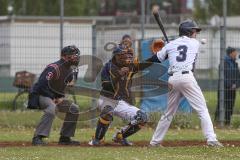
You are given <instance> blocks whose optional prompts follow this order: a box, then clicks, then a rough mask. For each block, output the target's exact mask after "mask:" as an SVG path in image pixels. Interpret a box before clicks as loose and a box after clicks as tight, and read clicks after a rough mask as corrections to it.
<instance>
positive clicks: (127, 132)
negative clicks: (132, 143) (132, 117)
mask: <svg viewBox="0 0 240 160" xmlns="http://www.w3.org/2000/svg"><path fill="white" fill-rule="evenodd" d="M140 129H141V128H140V126H139V125H131V124H129V125H127V126H125V127H123V128H122V129H121V134H122V138H127V137H129V136H131V135H133V134H134V133H136V132H138V131H139V130H140Z"/></svg>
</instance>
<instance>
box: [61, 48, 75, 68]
mask: <svg viewBox="0 0 240 160" xmlns="http://www.w3.org/2000/svg"><path fill="white" fill-rule="evenodd" d="M61 56H65V57H66V60H67V61H68V63H69V64H70V65H76V66H77V65H78V63H79V58H80V50H79V49H78V48H77V47H76V46H75V45H71V46H66V47H64V48H63V49H62V50H61Z"/></svg>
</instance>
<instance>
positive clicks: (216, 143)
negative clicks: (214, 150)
mask: <svg viewBox="0 0 240 160" xmlns="http://www.w3.org/2000/svg"><path fill="white" fill-rule="evenodd" d="M207 145H208V146H210V147H224V146H223V144H222V143H220V142H219V141H207Z"/></svg>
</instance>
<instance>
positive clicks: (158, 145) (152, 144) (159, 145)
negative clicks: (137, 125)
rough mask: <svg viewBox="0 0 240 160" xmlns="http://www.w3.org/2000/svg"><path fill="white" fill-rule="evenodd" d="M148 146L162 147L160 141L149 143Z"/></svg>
mask: <svg viewBox="0 0 240 160" xmlns="http://www.w3.org/2000/svg"><path fill="white" fill-rule="evenodd" d="M149 147H164V146H163V145H162V144H160V143H150V144H149Z"/></svg>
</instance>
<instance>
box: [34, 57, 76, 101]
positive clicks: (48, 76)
mask: <svg viewBox="0 0 240 160" xmlns="http://www.w3.org/2000/svg"><path fill="white" fill-rule="evenodd" d="M73 75H74V73H73V70H72V68H71V67H70V65H68V64H67V63H65V61H64V60H63V59H60V60H59V61H57V62H54V63H51V64H49V65H48V66H47V67H46V68H45V69H44V70H43V72H42V73H41V75H40V77H39V79H38V81H37V83H36V84H35V85H34V86H33V88H32V90H31V92H32V93H35V94H39V95H42V96H45V97H49V98H51V99H54V98H61V97H64V89H65V88H66V86H67V84H68V83H69V82H71V81H72V80H73Z"/></svg>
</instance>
